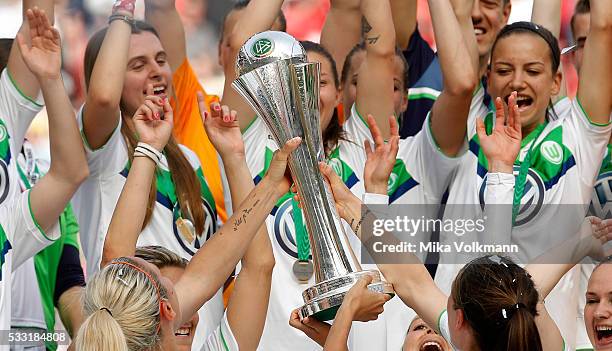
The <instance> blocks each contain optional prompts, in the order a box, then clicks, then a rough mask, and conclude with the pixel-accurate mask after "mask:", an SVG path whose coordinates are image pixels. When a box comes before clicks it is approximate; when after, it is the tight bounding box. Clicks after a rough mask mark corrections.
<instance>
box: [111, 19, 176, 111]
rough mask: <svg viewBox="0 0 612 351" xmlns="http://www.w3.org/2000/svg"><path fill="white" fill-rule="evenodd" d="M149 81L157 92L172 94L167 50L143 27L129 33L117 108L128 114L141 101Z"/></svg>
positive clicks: (161, 94)
mask: <svg viewBox="0 0 612 351" xmlns="http://www.w3.org/2000/svg"><path fill="white" fill-rule="evenodd" d="M149 85H152V86H153V89H154V93H155V95H157V96H160V97H162V98H164V97H171V96H172V70H171V69H170V65H169V64H168V61H167V54H166V52H165V51H164V48H163V47H162V44H161V42H160V41H159V39H158V38H157V37H156V36H155V35H154V34H153V33H150V32H146V31H143V32H142V33H140V34H132V35H131V36H130V47H129V50H128V64H127V70H126V73H125V81H124V82H123V90H122V92H121V110H122V111H123V112H124V113H126V114H127V115H128V116H132V115H133V114H134V113H135V112H136V110H137V109H138V108H139V107H140V106H141V105H142V104H143V103H144V101H145V98H146V96H147V88H148V86H149Z"/></svg>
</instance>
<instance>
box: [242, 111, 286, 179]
mask: <svg viewBox="0 0 612 351" xmlns="http://www.w3.org/2000/svg"><path fill="white" fill-rule="evenodd" d="M242 139H243V140H244V149H245V154H246V161H247V165H248V167H249V170H250V171H251V176H252V177H253V181H254V182H255V184H257V183H259V181H260V180H261V179H262V178H263V176H264V175H265V172H266V170H267V164H268V163H269V162H271V160H272V155H273V151H275V150H276V149H277V148H278V145H276V142H275V141H274V140H272V134H271V133H270V131H269V130H268V127H267V126H266V124H265V123H264V121H263V119H262V118H260V117H256V118H255V119H254V120H253V121H252V122H251V124H250V125H249V126H248V127H247V128H246V129H245V130H244V132H243V133H242Z"/></svg>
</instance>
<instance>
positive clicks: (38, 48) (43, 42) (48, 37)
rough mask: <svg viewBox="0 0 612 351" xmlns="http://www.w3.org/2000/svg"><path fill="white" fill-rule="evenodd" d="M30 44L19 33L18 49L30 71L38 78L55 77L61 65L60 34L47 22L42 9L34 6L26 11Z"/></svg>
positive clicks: (58, 73) (57, 75)
mask: <svg viewBox="0 0 612 351" xmlns="http://www.w3.org/2000/svg"><path fill="white" fill-rule="evenodd" d="M26 18H27V20H28V25H29V29H30V30H29V32H30V44H28V43H27V40H26V39H25V38H24V36H23V35H22V34H21V33H20V34H18V35H17V42H18V44H19V51H20V52H21V56H22V57H23V61H24V62H25V64H26V65H27V66H28V68H29V69H30V71H32V73H33V74H34V75H36V76H37V77H39V78H57V77H59V75H60V69H61V66H62V57H61V44H60V35H59V32H58V31H57V29H55V28H53V27H52V26H51V24H50V23H49V19H48V18H47V15H46V14H45V12H44V11H43V10H40V9H38V8H37V7H34V8H33V9H28V10H27V11H26Z"/></svg>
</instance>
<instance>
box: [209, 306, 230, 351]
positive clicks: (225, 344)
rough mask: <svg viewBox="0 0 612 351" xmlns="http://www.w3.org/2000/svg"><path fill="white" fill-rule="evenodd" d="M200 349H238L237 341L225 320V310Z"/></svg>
mask: <svg viewBox="0 0 612 351" xmlns="http://www.w3.org/2000/svg"><path fill="white" fill-rule="evenodd" d="M201 351H239V349H238V342H237V341H236V337H234V333H233V332H232V329H231V327H230V325H229V321H228V320H227V312H225V313H224V314H223V319H221V323H220V324H219V326H218V327H217V329H215V331H214V332H213V333H212V334H210V335H209V336H208V339H206V343H205V344H204V346H203V347H202V349H201Z"/></svg>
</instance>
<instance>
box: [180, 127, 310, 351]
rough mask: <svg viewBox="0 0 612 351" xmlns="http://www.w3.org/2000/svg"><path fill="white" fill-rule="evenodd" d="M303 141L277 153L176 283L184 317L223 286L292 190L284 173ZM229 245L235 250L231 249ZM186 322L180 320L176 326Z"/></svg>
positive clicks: (191, 313) (295, 139)
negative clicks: (269, 216)
mask: <svg viewBox="0 0 612 351" xmlns="http://www.w3.org/2000/svg"><path fill="white" fill-rule="evenodd" d="M300 141H301V140H300V138H294V139H291V140H289V141H288V142H287V143H286V144H285V145H284V146H283V147H282V148H281V149H280V150H279V151H277V152H276V154H275V155H274V158H273V159H272V163H271V164H270V169H269V170H268V173H267V174H266V176H265V177H264V178H263V179H262V180H261V182H259V183H258V184H257V186H256V187H255V188H254V189H253V191H251V192H250V193H249V195H248V196H247V197H246V198H245V199H244V201H243V202H242V203H241V204H240V206H239V207H236V209H235V211H234V214H233V215H232V216H231V217H230V218H229V219H228V221H227V222H226V224H225V225H224V226H223V227H221V229H219V230H218V231H217V233H216V234H215V235H214V236H213V237H212V238H211V239H210V240H208V241H207V242H206V245H204V246H203V247H202V248H201V249H200V250H198V252H197V253H196V254H195V256H193V258H192V259H191V262H189V265H187V268H186V269H185V273H184V274H183V276H182V277H181V280H180V281H179V282H178V283H177V284H176V293H177V296H178V299H179V301H181V312H182V313H181V315H182V316H184V317H183V318H189V316H192V315H193V314H194V313H195V312H196V311H197V310H198V309H199V308H200V307H201V306H202V305H203V304H204V302H206V301H208V300H209V299H210V298H211V297H212V296H213V295H214V293H215V292H216V291H217V290H218V289H219V287H221V285H222V284H223V283H224V282H225V280H226V278H227V277H228V276H229V274H230V273H231V272H232V270H233V269H234V267H235V266H236V264H237V263H238V261H239V260H240V259H241V258H242V257H243V256H244V254H245V253H246V251H247V249H248V248H249V246H250V245H251V243H252V239H253V237H254V236H255V235H256V234H258V233H259V230H260V227H261V226H262V225H263V224H264V221H265V219H266V218H267V216H268V215H269V214H270V211H271V210H272V208H273V207H274V204H276V201H278V199H279V198H280V197H281V196H282V195H284V194H285V193H287V191H288V190H289V181H288V180H287V179H286V178H285V176H284V175H285V171H286V168H287V159H288V157H289V154H290V153H291V152H292V151H293V150H295V149H296V148H297V146H298V145H299V143H300ZM228 247H230V248H232V249H231V250H227V248H228ZM243 317H244V316H243ZM183 322H184V321H177V324H176V326H177V327H178V326H179V325H181V324H182V323H183ZM247 342H248V341H247Z"/></svg>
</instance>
